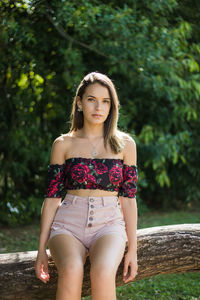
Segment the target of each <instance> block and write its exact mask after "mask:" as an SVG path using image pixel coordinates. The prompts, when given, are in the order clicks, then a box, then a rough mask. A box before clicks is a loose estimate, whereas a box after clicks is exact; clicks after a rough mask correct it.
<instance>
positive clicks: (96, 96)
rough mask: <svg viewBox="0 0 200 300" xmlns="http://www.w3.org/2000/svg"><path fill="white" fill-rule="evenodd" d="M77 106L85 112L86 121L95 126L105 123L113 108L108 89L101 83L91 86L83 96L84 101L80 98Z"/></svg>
mask: <svg viewBox="0 0 200 300" xmlns="http://www.w3.org/2000/svg"><path fill="white" fill-rule="evenodd" d="M77 105H78V107H79V108H81V109H82V110H83V115H84V120H85V121H86V120H87V121H88V122H89V123H95V124H99V123H103V122H105V120H106V119H107V117H108V114H109V111H110V107H111V99H110V95H109V92H108V89H107V88H106V87H105V86H103V85H101V84H99V83H94V84H91V85H89V86H88V87H87V88H86V90H85V93H84V94H83V97H82V101H81V100H80V97H78V99H77Z"/></svg>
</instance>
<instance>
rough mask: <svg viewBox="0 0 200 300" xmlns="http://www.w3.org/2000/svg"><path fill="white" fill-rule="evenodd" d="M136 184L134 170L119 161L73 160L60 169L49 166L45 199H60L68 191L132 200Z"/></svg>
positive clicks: (59, 167)
mask: <svg viewBox="0 0 200 300" xmlns="http://www.w3.org/2000/svg"><path fill="white" fill-rule="evenodd" d="M137 180H138V172H137V167H136V166H134V165H126V164H124V163H123V160H122V159H109V158H107V159H103V158H96V159H91V158H81V157H74V158H69V159H66V161H65V163H64V164H62V165H59V164H50V165H49V166H48V174H47V189H46V193H45V195H44V197H45V198H60V197H61V198H62V197H63V196H64V194H66V192H67V190H70V189H71V190H74V189H100V190H107V191H117V192H118V195H119V196H123V197H128V198H134V197H135V194H136V192H137V187H136V183H137Z"/></svg>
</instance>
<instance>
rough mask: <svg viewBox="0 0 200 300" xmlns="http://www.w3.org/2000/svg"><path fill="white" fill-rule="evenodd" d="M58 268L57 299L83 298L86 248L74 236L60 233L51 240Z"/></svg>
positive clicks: (51, 248)
mask: <svg viewBox="0 0 200 300" xmlns="http://www.w3.org/2000/svg"><path fill="white" fill-rule="evenodd" d="M49 249H50V252H51V256H52V258H53V260H54V262H55V265H56V267H57V270H58V287H57V293H56V300H66V299H67V300H81V291H82V282H83V271H84V264H85V260H86V249H85V247H84V246H83V244H82V243H81V242H80V241H79V240H78V239H76V238H75V237H74V236H71V235H68V234H59V235H56V236H54V237H52V238H51V239H50V241H49Z"/></svg>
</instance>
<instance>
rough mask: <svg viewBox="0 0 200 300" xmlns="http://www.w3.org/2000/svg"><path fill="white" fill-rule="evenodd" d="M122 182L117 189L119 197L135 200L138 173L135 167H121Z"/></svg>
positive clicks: (125, 165)
mask: <svg viewBox="0 0 200 300" xmlns="http://www.w3.org/2000/svg"><path fill="white" fill-rule="evenodd" d="M122 174H123V181H122V184H121V186H120V188H119V196H123V197H128V198H135V195H136V192H137V185H136V184H137V181H138V171H137V166H135V165H130V166H129V165H127V164H124V165H123V169H122Z"/></svg>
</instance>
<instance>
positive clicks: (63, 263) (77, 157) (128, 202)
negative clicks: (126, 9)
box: [35, 72, 138, 300]
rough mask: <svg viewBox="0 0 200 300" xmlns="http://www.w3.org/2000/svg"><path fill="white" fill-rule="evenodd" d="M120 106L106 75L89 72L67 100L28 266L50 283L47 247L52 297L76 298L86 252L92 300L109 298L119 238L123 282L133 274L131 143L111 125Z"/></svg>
mask: <svg viewBox="0 0 200 300" xmlns="http://www.w3.org/2000/svg"><path fill="white" fill-rule="evenodd" d="M119 106H120V104H119V100H118V96H117V93H116V90H115V87H114V84H113V82H112V81H111V79H109V78H108V77H107V76H106V75H104V74H101V73H99V72H92V73H89V74H88V75H86V76H85V77H84V79H83V80H82V81H81V83H80V85H79V86H78V89H77V92H76V96H75V98H74V102H73V105H72V112H71V128H70V131H69V132H68V133H67V134H62V135H61V136H60V137H58V138H56V139H55V141H54V143H53V146H52V151H51V159H50V164H49V166H48V186H47V190H46V194H45V196H44V197H45V199H44V203H43V207H42V216H41V232H40V238H39V246H38V255H37V260H36V263H35V271H36V276H37V277H38V278H39V279H40V280H42V281H43V282H44V283H46V282H47V281H48V280H49V274H48V256H47V253H46V246H47V244H48V246H49V249H50V253H51V256H52V258H53V260H54V262H55V265H56V267H57V270H58V287H57V293H56V299H57V300H64V299H65V300H66V299H67V300H70V299H71V300H80V299H81V291H82V281H83V271H84V263H85V261H86V257H87V256H89V259H90V264H91V269H90V280H91V291H92V295H91V296H92V300H102V299H103V300H115V299H116V285H115V277H116V272H117V269H118V266H119V264H120V262H121V260H122V258H123V255H124V251H125V247H126V242H128V252H127V253H126V255H125V260H124V270H123V271H124V272H123V273H124V274H123V280H124V282H125V283H127V282H128V281H131V280H133V279H134V277H135V276H136V274H137V268H138V266H137V237H136V229H137V204H136V197H135V193H136V190H137V189H136V182H137V179H138V174H137V166H136V144H135V141H134V140H133V138H132V137H130V136H129V135H128V134H127V133H124V132H122V131H120V130H119V129H118V128H117V121H118V109H119ZM63 198H64V199H63ZM62 199H63V201H62V202H61V200H62Z"/></svg>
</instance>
